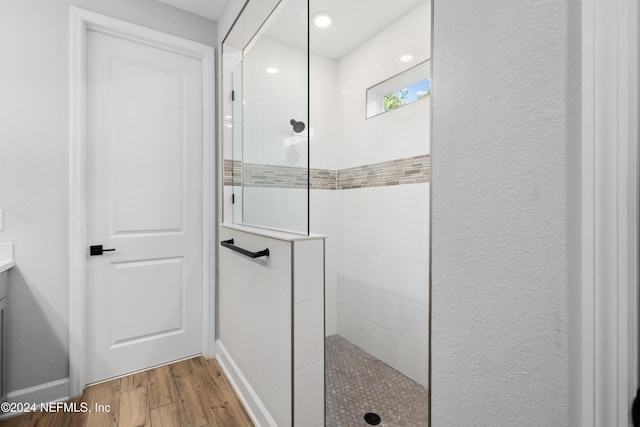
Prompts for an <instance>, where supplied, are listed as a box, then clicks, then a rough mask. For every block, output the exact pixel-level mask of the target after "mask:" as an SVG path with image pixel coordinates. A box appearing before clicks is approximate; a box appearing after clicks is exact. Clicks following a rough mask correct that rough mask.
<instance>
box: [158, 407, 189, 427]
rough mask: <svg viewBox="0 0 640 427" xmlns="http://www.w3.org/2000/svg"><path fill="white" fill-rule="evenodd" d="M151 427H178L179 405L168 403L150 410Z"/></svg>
mask: <svg viewBox="0 0 640 427" xmlns="http://www.w3.org/2000/svg"><path fill="white" fill-rule="evenodd" d="M151 426H152V427H180V426H182V422H181V421H180V405H179V404H178V403H177V402H176V403H169V404H168V405H164V406H160V407H159V408H155V409H152V410H151Z"/></svg>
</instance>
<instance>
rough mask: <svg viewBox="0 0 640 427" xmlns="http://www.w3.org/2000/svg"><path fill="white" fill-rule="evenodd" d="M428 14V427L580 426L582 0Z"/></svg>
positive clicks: (476, 5)
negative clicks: (430, 88)
mask: <svg viewBox="0 0 640 427" xmlns="http://www.w3.org/2000/svg"><path fill="white" fill-rule="evenodd" d="M434 11H435V12H434V13H435V16H434V18H435V19H434V22H435V29H434V30H435V31H434V49H435V50H434V67H433V69H434V74H433V96H432V102H433V156H434V157H433V179H432V185H433V206H432V213H433V222H432V223H433V241H432V245H433V246H432V248H433V272H432V274H433V313H432V314H433V324H432V333H433V336H432V343H431V344H432V357H433V359H432V364H433V366H432V373H433V378H432V386H433V388H432V417H433V426H434V427H439V426H488V425H490V426H495V427H500V426H514V425H518V426H580V425H582V424H581V423H580V421H579V418H577V417H576V415H577V414H578V411H577V410H576V409H577V407H576V406H575V405H574V402H575V397H572V395H573V396H578V395H579V387H576V385H577V384H576V381H577V380H578V378H579V377H577V376H576V375H575V371H576V370H577V369H578V368H575V367H577V366H579V364H580V359H579V358H578V357H575V355H574V349H575V348H576V347H578V344H579V339H580V329H579V324H578V325H577V327H576V322H575V320H574V319H575V317H576V316H579V308H580V305H579V301H580V294H579V291H576V290H577V289H579V271H580V270H579V268H580V267H579V263H577V262H576V259H578V258H577V252H578V251H579V243H578V242H577V240H576V238H575V232H576V230H579V228H580V225H579V223H580V217H579V210H578V209H579V197H580V185H579V182H580V181H579V167H576V165H578V166H579V164H580V157H581V154H580V132H579V121H578V120H577V119H578V118H579V115H580V95H579V88H580V84H579V81H580V69H579V63H580V61H579V57H578V52H579V46H580V9H579V2H577V1H569V2H565V1H557V2H556V1H552V2H549V1H545V0H533V1H529V2H526V3H522V2H510V1H492V2H468V1H462V0H435V6H434ZM576 123H577V124H578V126H576ZM572 356H573V357H572ZM572 366H573V367H572ZM572 372H573V374H572Z"/></svg>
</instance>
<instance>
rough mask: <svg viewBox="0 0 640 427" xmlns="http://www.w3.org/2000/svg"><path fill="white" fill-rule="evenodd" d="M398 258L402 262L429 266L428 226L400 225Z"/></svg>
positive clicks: (396, 228)
mask: <svg viewBox="0 0 640 427" xmlns="http://www.w3.org/2000/svg"><path fill="white" fill-rule="evenodd" d="M395 232H396V247H397V252H396V256H397V258H398V259H399V260H401V261H409V262H414V263H417V264H424V265H427V264H428V263H429V230H428V226H427V224H416V223H398V224H396V225H395Z"/></svg>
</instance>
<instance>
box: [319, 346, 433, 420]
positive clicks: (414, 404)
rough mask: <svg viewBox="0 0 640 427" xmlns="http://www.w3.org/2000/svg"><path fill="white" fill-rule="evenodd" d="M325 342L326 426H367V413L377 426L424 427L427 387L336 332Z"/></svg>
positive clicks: (427, 405) (427, 400) (426, 408)
mask: <svg viewBox="0 0 640 427" xmlns="http://www.w3.org/2000/svg"><path fill="white" fill-rule="evenodd" d="M325 343H326V374H325V375H326V425H327V427H358V426H363V427H364V426H368V424H367V423H366V422H365V421H364V415H365V414H366V413H368V412H373V413H376V414H378V415H379V416H380V418H381V420H382V421H381V423H380V424H379V425H380V426H388V427H392V426H393V427H427V425H428V407H429V392H428V390H427V389H425V388H424V387H422V386H421V385H420V384H418V383H416V382H414V381H413V380H411V379H409V378H407V377H406V376H404V375H402V374H401V373H400V372H398V371H396V370H395V369H393V368H392V367H390V366H389V365H387V364H386V363H384V362H382V361H380V360H378V359H376V358H375V357H373V356H372V355H370V354H369V353H367V352H365V351H364V350H362V349H360V348H359V347H357V346H355V345H353V344H351V343H350V342H349V341H347V340H345V339H344V338H342V337H341V336H339V335H331V336H329V337H327V338H326V340H325Z"/></svg>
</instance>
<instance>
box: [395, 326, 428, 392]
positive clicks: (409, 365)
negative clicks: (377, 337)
mask: <svg viewBox="0 0 640 427" xmlns="http://www.w3.org/2000/svg"><path fill="white" fill-rule="evenodd" d="M398 343H399V346H398V360H399V362H398V370H399V371H400V372H402V373H403V374H405V375H406V376H408V377H409V378H411V379H412V380H414V381H415V382H417V383H419V384H422V385H423V386H425V387H426V386H428V371H429V354H428V351H427V348H426V347H421V346H420V345H418V344H417V343H415V342H413V341H410V340H408V339H406V338H404V337H398Z"/></svg>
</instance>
